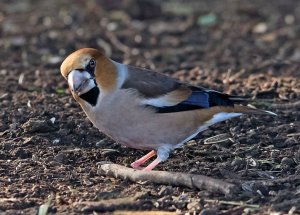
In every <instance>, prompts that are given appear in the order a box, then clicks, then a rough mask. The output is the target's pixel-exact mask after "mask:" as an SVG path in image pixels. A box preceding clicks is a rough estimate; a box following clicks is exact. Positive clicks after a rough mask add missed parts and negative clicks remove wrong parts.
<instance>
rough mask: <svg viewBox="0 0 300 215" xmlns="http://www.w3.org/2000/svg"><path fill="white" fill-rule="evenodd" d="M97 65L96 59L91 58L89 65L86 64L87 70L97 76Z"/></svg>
mask: <svg viewBox="0 0 300 215" xmlns="http://www.w3.org/2000/svg"><path fill="white" fill-rule="evenodd" d="M95 67H96V61H95V60H94V59H91V60H90V62H89V63H88V65H86V67H85V70H86V71H87V72H88V73H90V75H91V76H92V77H95Z"/></svg>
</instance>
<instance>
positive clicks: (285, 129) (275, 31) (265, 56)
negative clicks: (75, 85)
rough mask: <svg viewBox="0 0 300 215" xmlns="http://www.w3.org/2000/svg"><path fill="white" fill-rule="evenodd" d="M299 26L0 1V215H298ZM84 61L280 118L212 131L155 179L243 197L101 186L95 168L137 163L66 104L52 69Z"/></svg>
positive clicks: (125, 184) (288, 9)
mask: <svg viewBox="0 0 300 215" xmlns="http://www.w3.org/2000/svg"><path fill="white" fill-rule="evenodd" d="M299 22H300V2H299V1H297V0H278V1H263V0H261V1H259V0H253V1H246V0H242V1H235V0H223V1H210V0H204V1H158V0H155V1H150V0H145V1H133V0H126V1H110V0H102V1H100V0H99V1H96V0H94V1H93V0H90V1H85V0H78V1H70V0H65V1H59V0H52V1H34V0H22V1H17V0H2V1H1V2H0V50H1V51H0V59H1V60H0V214H36V213H37V211H38V210H39V208H40V206H41V205H43V204H44V205H43V207H47V204H46V205H45V203H48V204H49V208H48V213H49V214H53V213H59V214H82V213H92V211H91V210H88V209H87V206H86V205H84V204H80V202H88V201H97V202H99V203H103V204H102V206H101V207H98V208H97V210H96V212H97V213H112V212H116V211H119V212H120V211H121V213H123V214H124V213H125V211H131V212H129V213H128V214H130V213H133V211H137V212H138V214H141V213H142V211H168V212H177V213H182V214H184V213H187V212H191V213H192V212H196V213H201V214H269V213H271V212H279V214H280V213H290V214H293V213H297V212H298V213H300V114H299V110H300V104H299V99H300V37H299V36H300V27H299ZM82 47H95V48H98V49H103V50H104V51H105V52H106V53H107V54H108V55H109V56H110V57H111V58H113V59H114V60H116V61H119V62H123V63H127V64H131V65H136V66H141V67H147V68H150V69H155V70H157V71H159V72H162V73H165V74H168V75H170V76H172V77H174V78H177V79H179V80H181V81H185V82H189V83H192V84H195V85H198V84H199V85H201V86H205V87H209V88H213V89H215V90H221V91H224V92H226V93H232V94H237V95H247V96H251V97H252V98H254V99H256V100H255V101H253V102H251V104H252V105H254V106H256V107H258V108H263V109H267V110H270V111H274V112H275V113H277V114H278V117H271V116H242V117H240V118H239V119H234V120H229V121H226V122H223V123H219V124H218V125H215V126H212V127H211V128H210V129H209V130H206V131H205V132H203V133H201V134H200V135H199V136H198V139H197V140H196V141H190V142H188V143H187V144H185V145H184V146H183V147H182V148H181V149H178V150H176V151H174V153H173V154H172V155H171V157H170V158H169V160H168V161H166V162H164V163H163V164H161V165H159V167H158V168H157V169H159V170H165V171H174V172H186V173H194V174H203V175H206V176H210V177H213V178H217V179H223V180H225V181H228V182H232V183H241V184H242V185H243V186H242V188H243V189H242V190H241V191H240V193H239V194H237V195H235V196H224V195H221V194H218V193H212V192H208V191H205V190H194V189H189V188H183V187H172V186H165V185H157V184H151V183H149V182H144V183H133V182H130V181H126V180H125V181H124V180H120V179H115V178H112V177H108V176H105V175H103V173H102V172H101V171H99V165H100V164H101V163H103V162H113V163H117V164H121V165H125V166H129V165H130V163H131V162H133V161H134V160H136V159H137V158H139V157H141V156H142V155H143V154H145V153H146V152H144V151H139V150H135V149H129V148H125V147H123V146H121V145H119V144H118V143H115V142H114V141H112V140H110V139H108V138H106V137H105V136H104V135H103V134H101V133H100V132H98V131H97V129H96V128H94V127H93V126H92V124H91V123H90V122H89V121H88V119H87V118H86V116H85V115H84V113H83V111H82V110H81V108H80V107H79V105H78V104H77V103H76V102H75V101H74V99H73V98H72V97H71V95H70V93H69V91H68V86H67V83H66V81H65V80H64V79H63V78H62V76H61V75H60V72H59V66H60V64H61V62H62V60H63V59H64V58H65V57H66V55H68V54H69V53H70V52H72V51H74V50H76V49H78V48H82ZM220 134H223V135H221V140H220V142H219V143H214V144H204V142H205V141H206V142H207V138H210V137H213V136H216V135H220ZM219 137H220V136H219ZM111 202H113V203H111ZM157 214H159V213H158V212H157ZM160 214H162V213H160Z"/></svg>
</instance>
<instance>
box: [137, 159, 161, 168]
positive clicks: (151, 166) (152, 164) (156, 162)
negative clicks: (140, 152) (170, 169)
mask: <svg viewBox="0 0 300 215" xmlns="http://www.w3.org/2000/svg"><path fill="white" fill-rule="evenodd" d="M160 162H161V159H159V158H156V159H155V160H154V161H152V163H150V164H149V165H148V166H146V167H145V168H144V169H142V171H150V170H152V169H153V168H154V167H156V166H157V164H159V163H160Z"/></svg>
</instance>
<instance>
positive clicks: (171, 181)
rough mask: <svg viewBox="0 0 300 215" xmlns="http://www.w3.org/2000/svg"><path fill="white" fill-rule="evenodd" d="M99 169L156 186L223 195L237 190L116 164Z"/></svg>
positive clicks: (204, 179)
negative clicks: (191, 189)
mask: <svg viewBox="0 0 300 215" xmlns="http://www.w3.org/2000/svg"><path fill="white" fill-rule="evenodd" d="M101 169H102V170H103V171H104V173H105V174H106V175H108V176H113V177H116V178H121V179H129V180H131V181H134V182H141V181H148V182H151V183H156V184H168V185H173V186H184V187H189V188H197V189H201V190H203V189H205V190H208V191H211V192H219V193H223V194H225V195H231V194H233V193H236V192H237V191H238V190H239V188H238V186H236V185H234V184H230V183H227V182H225V181H222V180H218V179H214V178H210V177H207V176H203V175H194V174H185V173H176V172H166V171H141V170H135V169H132V168H127V167H124V166H120V165H117V164H103V165H101Z"/></svg>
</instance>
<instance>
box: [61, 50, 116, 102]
mask: <svg viewBox="0 0 300 215" xmlns="http://www.w3.org/2000/svg"><path fill="white" fill-rule="evenodd" d="M60 71H61V74H62V76H63V77H64V78H65V79H66V80H67V81H68V84H69V88H70V90H71V92H72V94H73V96H74V97H75V99H77V98H83V97H84V95H85V94H87V93H88V92H90V91H91V90H94V91H95V89H98V91H99V92H102V93H107V92H109V91H111V90H113V89H114V88H115V85H116V79H117V72H116V67H115V65H114V64H113V63H112V61H111V60H110V59H108V58H107V57H106V56H105V55H104V54H102V53H101V52H100V51H98V50H96V49H92V48H83V49H79V50H77V51H75V52H73V53H72V54H70V55H69V56H68V57H67V58H66V59H65V60H64V61H63V63H62V64H61V67H60ZM83 99H84V98H83Z"/></svg>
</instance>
